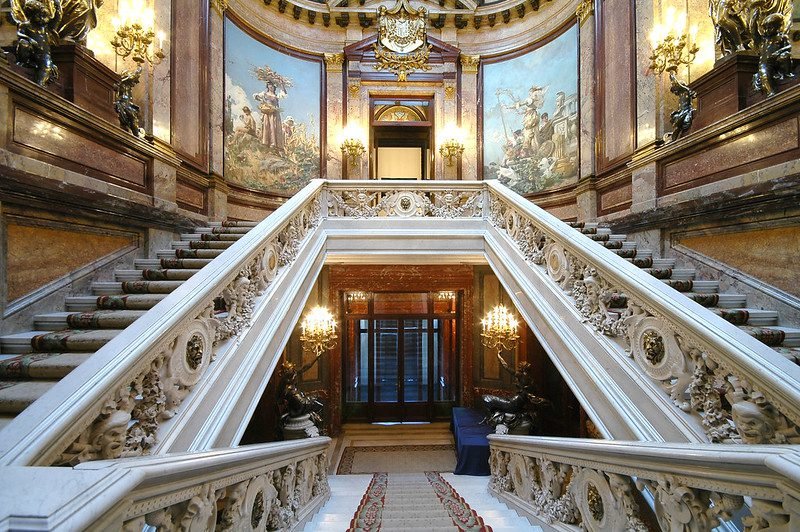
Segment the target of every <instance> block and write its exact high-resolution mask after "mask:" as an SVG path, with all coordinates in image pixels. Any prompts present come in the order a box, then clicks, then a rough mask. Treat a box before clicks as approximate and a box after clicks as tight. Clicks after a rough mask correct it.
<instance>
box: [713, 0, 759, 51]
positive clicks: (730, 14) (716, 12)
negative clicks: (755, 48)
mask: <svg viewBox="0 0 800 532" xmlns="http://www.w3.org/2000/svg"><path fill="white" fill-rule="evenodd" d="M708 8H709V9H708V11H709V15H710V16H711V20H712V22H713V23H714V29H715V38H716V39H715V40H716V42H717V45H718V46H719V48H720V50H721V51H722V55H728V54H731V53H733V52H736V51H739V50H746V49H748V48H750V42H751V40H752V37H751V36H750V32H749V30H748V22H749V21H748V20H747V16H746V13H743V11H744V8H743V6H742V5H741V0H710V1H709V3H708Z"/></svg>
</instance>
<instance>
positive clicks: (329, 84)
mask: <svg viewBox="0 0 800 532" xmlns="http://www.w3.org/2000/svg"><path fill="white" fill-rule="evenodd" d="M343 67H344V54H343V53H338V54H325V83H326V92H327V102H326V104H327V105H326V107H327V113H328V115H327V127H328V133H327V135H328V141H327V153H326V154H325V164H326V169H327V177H328V179H342V178H344V168H343V167H342V164H343V163H346V160H344V158H343V156H342V152H341V150H340V149H339V145H340V144H341V138H340V137H341V133H342V130H343V129H344V116H343V115H344V76H343V74H342V70H343Z"/></svg>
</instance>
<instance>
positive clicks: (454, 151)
mask: <svg viewBox="0 0 800 532" xmlns="http://www.w3.org/2000/svg"><path fill="white" fill-rule="evenodd" d="M463 136H464V133H463V131H462V130H461V128H459V127H458V126H456V125H455V124H448V125H447V126H445V128H444V131H443V132H442V137H441V138H442V139H443V140H442V142H441V144H440V145H439V155H441V156H442V157H443V158H444V159H446V160H447V163H446V164H447V166H453V164H454V159H457V158H458V157H461V156H462V155H463V154H464V142H463Z"/></svg>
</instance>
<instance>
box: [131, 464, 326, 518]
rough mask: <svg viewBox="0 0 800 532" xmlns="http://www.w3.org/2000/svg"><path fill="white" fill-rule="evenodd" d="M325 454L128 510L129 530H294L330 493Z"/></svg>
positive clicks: (142, 502) (216, 481) (153, 499)
mask: <svg viewBox="0 0 800 532" xmlns="http://www.w3.org/2000/svg"><path fill="white" fill-rule="evenodd" d="M326 467H327V458H326V456H325V453H324V452H322V453H320V454H317V455H315V456H311V457H308V458H304V459H301V460H293V461H290V462H289V463H288V464H286V465H284V466H281V467H277V468H273V469H267V468H262V469H256V470H254V471H253V472H251V473H249V474H245V475H241V474H240V475H236V476H232V477H228V478H224V479H221V480H214V481H213V482H209V483H201V484H199V485H197V486H194V487H192V488H188V489H184V490H181V491H180V492H177V493H171V494H168V495H163V496H160V497H154V498H149V499H146V500H143V501H139V502H137V503H135V504H132V505H131V506H130V507H128V508H127V510H126V514H125V521H124V523H123V526H122V528H123V530H130V531H134V530H135V531H137V532H138V531H141V530H142V529H143V528H144V526H145V525H148V526H151V527H155V528H156V529H157V530H159V531H160V530H164V531H166V530H184V531H198V532H200V531H207V530H216V531H218V532H222V531H232V532H241V531H245V530H248V531H250V530H254V531H265V530H289V529H291V528H292V527H293V526H294V525H296V524H297V522H298V516H299V515H300V514H301V513H303V512H304V510H305V509H306V508H308V507H309V506H310V505H316V504H319V503H321V501H322V500H323V499H325V498H326V497H327V496H328V494H329V493H330V488H329V486H328V479H327V476H326V474H325V468H326Z"/></svg>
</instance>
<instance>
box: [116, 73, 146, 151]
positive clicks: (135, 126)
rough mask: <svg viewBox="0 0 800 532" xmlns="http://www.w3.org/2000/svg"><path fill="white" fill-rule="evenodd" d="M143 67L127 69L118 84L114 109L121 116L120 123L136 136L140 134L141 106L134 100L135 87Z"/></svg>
mask: <svg viewBox="0 0 800 532" xmlns="http://www.w3.org/2000/svg"><path fill="white" fill-rule="evenodd" d="M141 74H142V67H141V66H139V67H138V68H137V69H136V70H132V71H131V70H126V71H125V72H123V73H122V78H121V79H120V80H119V83H117V84H116V87H115V88H116V91H117V92H116V98H115V99H114V110H115V111H116V112H117V116H119V125H120V126H121V127H122V129H124V130H125V131H130V132H131V133H132V134H133V136H134V137H138V136H139V106H138V105H136V104H135V103H134V102H133V87H135V86H136V84H137V83H139V76H141Z"/></svg>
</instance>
